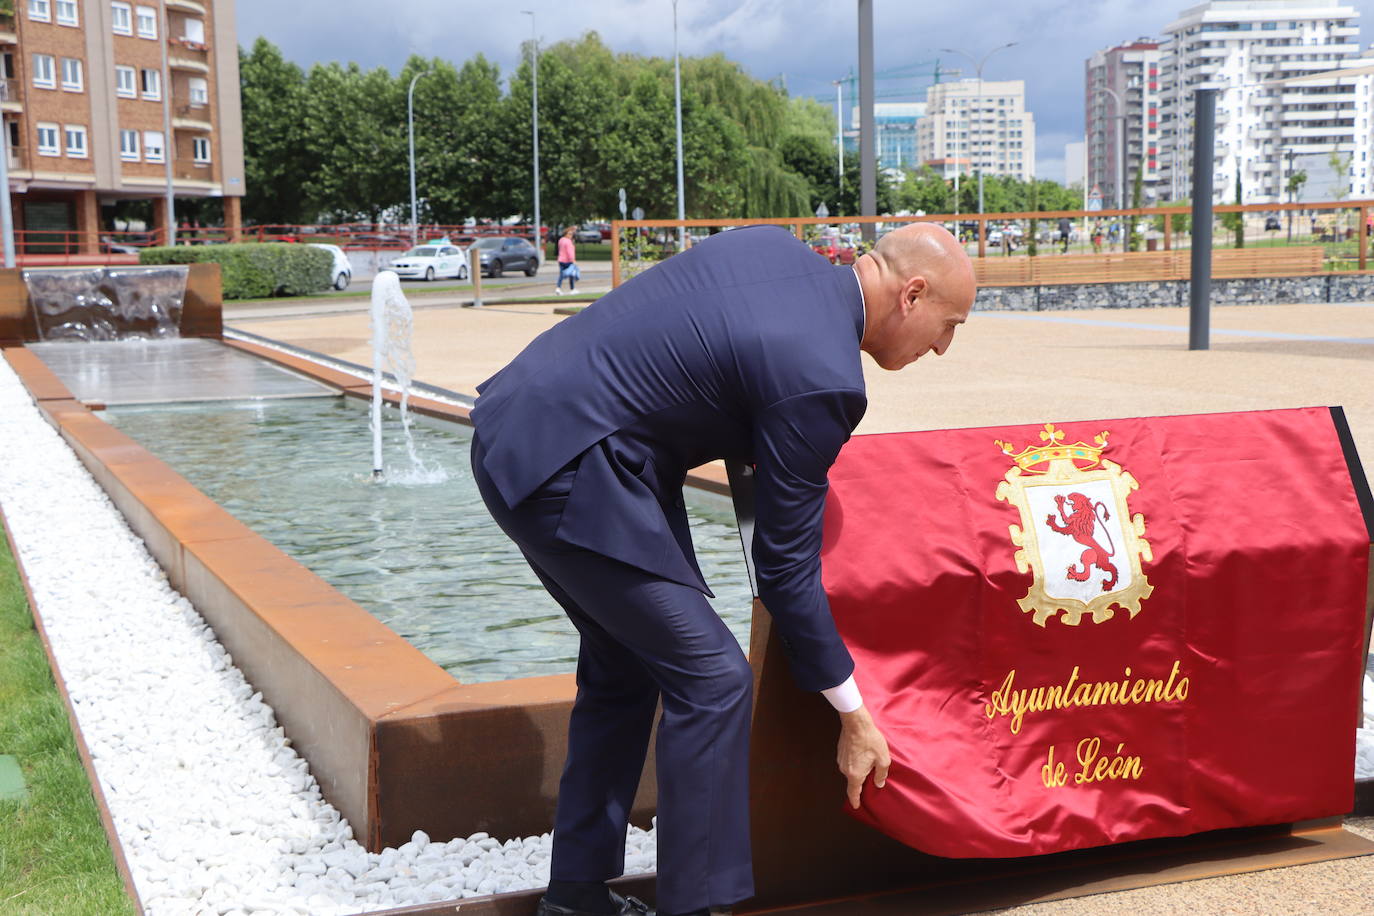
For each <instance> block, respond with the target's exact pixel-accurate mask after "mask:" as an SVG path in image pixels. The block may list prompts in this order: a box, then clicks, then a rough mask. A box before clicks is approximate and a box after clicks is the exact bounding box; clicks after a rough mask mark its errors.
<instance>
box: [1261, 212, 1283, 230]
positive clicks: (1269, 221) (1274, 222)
mask: <svg viewBox="0 0 1374 916" xmlns="http://www.w3.org/2000/svg"><path fill="white" fill-rule="evenodd" d="M1264 228H1265V230H1266V231H1271V232H1272V231H1273V230H1275V229H1282V228H1283V223H1282V222H1280V221H1279V218H1278V217H1277V216H1274V215H1272V214H1271V215H1269V216H1266V217H1265V218H1264Z"/></svg>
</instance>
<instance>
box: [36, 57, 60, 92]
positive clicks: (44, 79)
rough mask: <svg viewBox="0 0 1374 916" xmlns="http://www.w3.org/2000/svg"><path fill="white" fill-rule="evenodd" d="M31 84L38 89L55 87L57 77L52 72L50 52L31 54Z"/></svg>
mask: <svg viewBox="0 0 1374 916" xmlns="http://www.w3.org/2000/svg"><path fill="white" fill-rule="evenodd" d="M33 84H34V85H35V86H37V87H38V88H39V89H56V88H57V77H56V76H55V75H54V72H53V61H52V55H51V54H35V55H34V56H33Z"/></svg>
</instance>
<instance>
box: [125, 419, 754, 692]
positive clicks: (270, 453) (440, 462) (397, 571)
mask: <svg viewBox="0 0 1374 916" xmlns="http://www.w3.org/2000/svg"><path fill="white" fill-rule="evenodd" d="M104 415H105V417H106V418H107V419H108V420H109V421H110V422H111V424H112V425H114V426H116V427H118V428H120V429H121V430H123V431H124V432H125V433H127V434H128V435H130V436H132V437H133V438H135V439H137V440H138V441H139V442H140V443H141V444H142V445H143V446H144V447H145V448H147V449H148V450H149V451H151V452H152V453H153V454H155V455H157V456H158V457H159V458H161V459H162V460H163V461H165V462H167V464H169V465H170V466H171V467H172V468H173V469H174V470H175V471H176V472H177V473H179V474H181V475H182V476H183V477H185V478H186V479H187V480H188V481H190V482H191V483H192V484H194V485H195V486H196V487H198V488H199V489H200V490H202V491H203V492H204V493H205V494H206V495H207V496H209V497H210V498H211V499H214V500H215V501H216V502H218V503H219V504H220V505H221V506H223V507H224V508H225V509H226V510H228V511H229V512H230V513H232V514H233V515H235V516H236V517H237V518H238V519H239V520H240V521H242V522H243V523H244V524H246V525H248V526H249V527H250V528H252V529H253V530H254V531H256V532H257V533H258V534H260V535H262V536H263V537H264V538H266V539H267V540H268V541H271V542H272V543H273V544H274V545H276V546H277V547H278V548H279V549H281V550H282V551H284V552H285V553H287V554H289V555H290V556H292V557H294V558H295V559H296V560H298V561H299V562H300V563H302V564H303V565H305V566H306V567H308V568H309V569H310V570H312V571H313V572H314V573H315V574H317V575H318V576H320V577H321V578H322V579H324V580H325V581H327V582H329V583H330V584H331V585H333V586H334V587H335V588H337V589H339V591H341V592H343V593H344V594H345V595H347V596H348V597H349V598H351V599H352V600H354V601H356V602H357V603H358V604H359V605H361V606H362V607H364V608H366V609H367V610H368V611H369V612H371V613H372V614H373V615H374V616H376V617H377V618H378V619H380V620H381V621H382V622H383V623H385V624H386V625H387V626H388V627H390V628H391V629H392V630H394V631H395V632H396V633H398V634H399V635H400V636H402V637H404V638H405V639H406V640H408V641H409V642H411V643H412V644H413V645H414V646H415V647H416V648H418V649H419V650H420V651H422V652H423V653H424V654H425V655H427V656H428V657H429V658H431V659H432V660H433V661H434V662H435V663H437V664H439V665H440V666H442V667H443V668H445V669H446V670H448V671H449V672H450V673H452V674H453V675H454V676H455V677H456V678H458V679H459V680H460V681H464V682H468V683H472V682H478V681H494V680H504V679H509V678H518V677H530V676H534V675H544V674H563V673H568V672H571V671H573V670H574V668H575V666H576V659H577V645H578V640H577V632H576V630H574V629H573V627H572V624H571V623H569V622H568V620H567V618H566V617H565V616H564V614H563V612H562V610H561V609H560V608H559V607H558V605H557V604H556V603H555V602H554V601H553V599H551V598H550V597H549V596H548V594H547V593H546V592H545V591H544V590H543V588H542V587H541V586H540V584H539V582H538V580H537V579H535V577H534V575H533V573H531V572H530V570H529V567H528V566H527V565H526V563H525V561H524V558H523V557H521V555H520V553H519V551H518V550H517V549H516V548H515V546H514V544H512V543H511V542H510V541H509V539H507V538H506V536H505V534H503V533H502V532H501V530H500V529H499V528H498V527H497V526H496V524H495V523H494V522H493V521H492V520H491V517H490V515H488V513H487V510H486V507H485V506H484V505H483V504H482V500H481V497H480V496H479V495H478V493H477V487H476V484H475V483H474V482H473V480H472V473H471V470H470V468H469V467H468V446H469V441H470V430H468V429H467V428H466V427H461V426H458V425H456V424H446V423H438V422H436V423H435V424H434V425H430V424H415V425H413V426H412V432H413V434H414V438H415V446H416V451H417V454H418V456H419V458H420V461H421V462H422V465H423V466H422V468H419V469H414V468H411V467H410V466H409V465H410V461H409V457H408V456H407V453H406V446H405V444H404V440H403V438H402V436H401V433H400V429H401V426H400V422H399V418H398V416H397V413H396V411H394V410H388V416H387V417H386V422H384V424H383V428H384V429H385V430H386V431H387V441H386V456H387V461H388V467H391V468H394V469H395V470H394V471H393V472H391V473H389V474H388V475H387V477H386V478H385V479H384V480H383V481H380V482H378V481H374V480H373V479H372V474H371V438H370V434H369V432H368V427H367V417H366V414H365V412H364V411H362V410H359V409H358V407H357V406H356V405H355V404H353V403H348V402H346V400H345V399H343V398H312V399H308V400H278V401H240V402H216V403H201V404H182V405H166V404H162V405H157V406H141V407H121V408H117V409H111V410H108V411H105V413H104ZM687 497H688V511H689V514H690V516H691V521H692V535H693V541H694V543H695V546H696V551H697V559H698V561H699V562H700V564H701V570H702V573H703V574H704V575H705V576H706V579H707V581H708V582H709V583H710V584H711V587H712V590H713V591H715V593H716V598H715V599H713V601H712V605H713V606H714V607H715V609H716V611H717V612H718V613H719V614H720V615H721V617H722V618H723V619H724V620H725V622H726V624H727V625H729V627H730V630H731V632H733V633H734V634H735V637H736V638H737V639H739V640H740V642H741V644H743V645H744V646H745V647H746V648H747V645H748V635H749V624H750V614H751V607H750V605H751V592H750V588H749V581H748V576H747V573H746V570H745V565H744V555H743V552H742V549H741V545H740V539H739V534H738V531H737V529H736V527H735V519H734V514H733V510H732V509H731V507H730V505H729V503H728V502H727V501H725V500H724V499H723V498H721V497H718V496H712V495H711V494H705V493H695V494H694V493H693V491H691V490H690V488H689V491H688V493H687Z"/></svg>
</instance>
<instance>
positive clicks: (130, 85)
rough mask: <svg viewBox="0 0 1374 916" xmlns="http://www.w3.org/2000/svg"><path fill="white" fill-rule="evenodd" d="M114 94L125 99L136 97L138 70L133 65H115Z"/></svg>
mask: <svg viewBox="0 0 1374 916" xmlns="http://www.w3.org/2000/svg"><path fill="white" fill-rule="evenodd" d="M115 95H117V96H121V97H122V98H126V99H136V98H138V71H137V70H135V69H134V68H133V67H115Z"/></svg>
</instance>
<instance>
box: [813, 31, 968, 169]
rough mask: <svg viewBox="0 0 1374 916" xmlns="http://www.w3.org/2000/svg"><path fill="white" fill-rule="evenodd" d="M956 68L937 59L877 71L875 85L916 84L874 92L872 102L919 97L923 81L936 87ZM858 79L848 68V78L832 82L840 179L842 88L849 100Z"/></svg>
mask: <svg viewBox="0 0 1374 916" xmlns="http://www.w3.org/2000/svg"><path fill="white" fill-rule="evenodd" d="M959 74H960V71H959V69H958V68H951V67H944V68H942V67H941V66H940V59H939V58H938V57H937V58H936V59H935V60H922V61H917V62H916V63H914V64H906V65H904V66H901V67H889V68H887V69H886V70H879V71H877V72H876V73H874V74H873V81H874V82H875V83H884V82H899V81H900V82H906V81H908V80H911V81H915V82H916V86H914V87H912V88H899V87H892V88H887V89H877V88H876V87H875V91H874V93H873V97H874V98H875V99H891V98H910V97H912V96H916V95H919V93H918V92H916V91H915V90H916V89H919V88H921V87H922V85H923V83H924V81H925V79H927V78H928V79H929V80H930V84H931V85H938V84H939V82H940V80H941V78H942V77H948V76H958V75H959ZM857 81H858V77H856V76H855V75H854V70H853V68H850V71H849V75H848V76H844V77H841V78H840V79H837V80H834V81H833V85H834V87H835V155H836V160H835V161H836V177H837V180H843V177H844V86H845V84H846V83H847V84H849V94H850V97H851V98H853V97H854V93H855V90H854V84H855V83H856V82H857Z"/></svg>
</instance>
